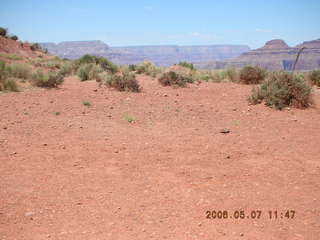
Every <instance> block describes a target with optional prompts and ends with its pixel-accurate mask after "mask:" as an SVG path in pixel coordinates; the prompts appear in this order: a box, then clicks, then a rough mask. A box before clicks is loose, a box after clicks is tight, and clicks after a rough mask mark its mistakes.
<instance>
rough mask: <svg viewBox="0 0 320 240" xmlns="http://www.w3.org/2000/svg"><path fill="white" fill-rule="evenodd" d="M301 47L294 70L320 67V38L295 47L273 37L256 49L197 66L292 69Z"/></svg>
mask: <svg viewBox="0 0 320 240" xmlns="http://www.w3.org/2000/svg"><path fill="white" fill-rule="evenodd" d="M302 47H306V49H305V50H304V51H303V52H302V54H301V56H300V58H299V61H298V64H297V66H296V70H298V71H309V70H313V69H318V68H320V39H317V40H313V41H307V42H303V43H302V44H299V45H297V46H295V47H290V46H288V44H286V42H285V41H284V40H281V39H274V40H271V41H268V42H266V44H265V45H264V46H263V47H261V48H258V49H254V50H252V51H248V52H245V53H242V54H241V55H240V56H239V57H236V58H234V59H231V60H227V61H213V62H210V63H208V62H207V63H198V64H196V67H197V68H206V69H223V68H232V67H235V68H241V67H244V66H246V65H258V66H261V67H264V68H266V69H269V70H286V71H290V70H292V67H293V64H294V61H295V59H296V56H297V54H298V52H299V50H300V49H301V48H302Z"/></svg>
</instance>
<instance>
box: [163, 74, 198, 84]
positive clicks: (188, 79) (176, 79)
mask: <svg viewBox="0 0 320 240" xmlns="http://www.w3.org/2000/svg"><path fill="white" fill-rule="evenodd" d="M159 82H160V84H161V85H163V86H174V85H176V86H179V87H185V86H186V85H187V83H192V82H194V80H193V79H192V76H191V75H190V76H188V75H185V74H181V73H178V72H174V71H169V72H165V73H163V74H162V75H161V76H160V78H159Z"/></svg>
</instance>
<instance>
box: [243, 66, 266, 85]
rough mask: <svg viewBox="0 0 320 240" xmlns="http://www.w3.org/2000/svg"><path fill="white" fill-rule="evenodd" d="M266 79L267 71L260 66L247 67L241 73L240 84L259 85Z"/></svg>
mask: <svg viewBox="0 0 320 240" xmlns="http://www.w3.org/2000/svg"><path fill="white" fill-rule="evenodd" d="M265 77H266V70H264V69H263V68H260V67H258V66H255V67H252V66H246V67H244V68H242V69H241V71H240V82H242V83H244V84H258V83H261V82H262V81H263V80H264V79H265Z"/></svg>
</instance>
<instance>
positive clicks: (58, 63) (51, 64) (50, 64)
mask: <svg viewBox="0 0 320 240" xmlns="http://www.w3.org/2000/svg"><path fill="white" fill-rule="evenodd" d="M43 66H44V67H47V68H51V69H57V68H61V60H50V61H48V62H46V63H44V64H43Z"/></svg>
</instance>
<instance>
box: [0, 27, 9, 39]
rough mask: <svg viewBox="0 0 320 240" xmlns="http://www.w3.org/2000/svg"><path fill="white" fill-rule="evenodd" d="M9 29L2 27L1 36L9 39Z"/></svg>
mask: <svg viewBox="0 0 320 240" xmlns="http://www.w3.org/2000/svg"><path fill="white" fill-rule="evenodd" d="M7 34H8V29H6V28H3V27H0V36H2V37H7Z"/></svg>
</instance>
